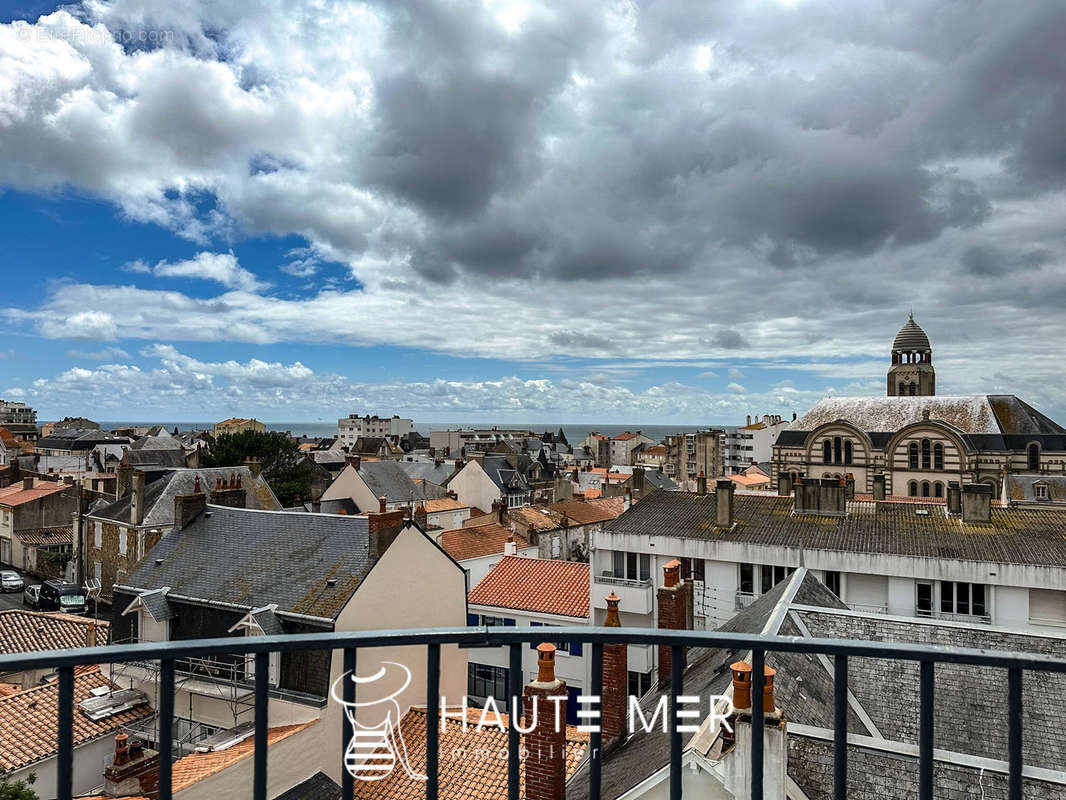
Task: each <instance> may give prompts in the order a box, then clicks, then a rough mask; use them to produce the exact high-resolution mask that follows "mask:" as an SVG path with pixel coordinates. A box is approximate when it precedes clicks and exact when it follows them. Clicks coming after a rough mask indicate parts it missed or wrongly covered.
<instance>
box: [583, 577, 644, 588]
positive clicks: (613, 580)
mask: <svg viewBox="0 0 1066 800" xmlns="http://www.w3.org/2000/svg"><path fill="white" fill-rule="evenodd" d="M593 580H594V581H596V583H604V584H608V585H610V586H635V587H637V588H639V589H644V588H647V587H648V586H651V579H650V578H618V577H615V576H614V575H596V576H594V577H593Z"/></svg>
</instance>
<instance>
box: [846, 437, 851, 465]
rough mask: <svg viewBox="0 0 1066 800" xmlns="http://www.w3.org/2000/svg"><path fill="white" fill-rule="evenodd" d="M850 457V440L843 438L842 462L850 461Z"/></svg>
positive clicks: (847, 462)
mask: <svg viewBox="0 0 1066 800" xmlns="http://www.w3.org/2000/svg"><path fill="white" fill-rule="evenodd" d="M851 457H852V449H851V440H850V439H845V440H844V463H845V464H850V463H851Z"/></svg>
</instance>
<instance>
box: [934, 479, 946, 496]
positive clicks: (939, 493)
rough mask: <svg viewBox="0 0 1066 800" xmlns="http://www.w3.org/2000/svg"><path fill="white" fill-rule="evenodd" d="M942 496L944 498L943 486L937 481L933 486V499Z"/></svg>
mask: <svg viewBox="0 0 1066 800" xmlns="http://www.w3.org/2000/svg"><path fill="white" fill-rule="evenodd" d="M943 496H944V484H942V483H941V482H940V481H937V482H936V483H934V484H933V497H943Z"/></svg>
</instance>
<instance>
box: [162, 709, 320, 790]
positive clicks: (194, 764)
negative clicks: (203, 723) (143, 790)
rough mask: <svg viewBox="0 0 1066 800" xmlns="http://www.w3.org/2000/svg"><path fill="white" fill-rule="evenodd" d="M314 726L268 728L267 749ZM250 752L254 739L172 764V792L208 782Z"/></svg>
mask: <svg viewBox="0 0 1066 800" xmlns="http://www.w3.org/2000/svg"><path fill="white" fill-rule="evenodd" d="M314 724H315V721H311V722H303V723H300V724H297V725H281V726H278V727H274V728H271V729H270V730H268V731H267V746H270V745H273V744H277V743H278V742H280V741H282V740H283V739H287V738H289V737H290V736H292V735H294V734H297V733H299V732H300V731H302V730H304V729H305V728H309V727H310V726H311V725H314ZM254 751H255V738H254V737H253V736H248V738H246V739H244V740H242V741H240V742H237V744H235V745H232V746H230V747H227V748H225V749H223V750H217V751H212V752H208V753H190V754H189V755H187V756H185V757H184V758H181V759H178V760H177V761H175V762H174V766H173V772H172V773H171V781H172V782H171V786H172V789H173V791H174V792H180V791H181V790H182V789H186V788H188V787H189V786H192V785H193V784H194V783H197V782H198V781H202V780H203V779H204V778H209V777H211V776H212V775H214V774H216V773H218V772H221V771H222V770H224V769H226V768H227V767H231V766H233V765H234V764H236V763H238V762H239V761H243V760H244V759H246V758H248V757H250V756H251V755H252V753H253V752H254Z"/></svg>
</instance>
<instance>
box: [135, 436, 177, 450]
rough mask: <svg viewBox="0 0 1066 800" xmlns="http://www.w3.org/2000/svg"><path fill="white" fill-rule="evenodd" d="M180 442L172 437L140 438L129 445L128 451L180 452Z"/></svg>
mask: <svg viewBox="0 0 1066 800" xmlns="http://www.w3.org/2000/svg"><path fill="white" fill-rule="evenodd" d="M181 449H182V447H181V442H179V441H178V440H177V439H175V438H174V437H173V436H142V437H141V438H140V439H137V440H136V441H135V442H134V443H133V444H131V445H130V450H179V451H180V450H181Z"/></svg>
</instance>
